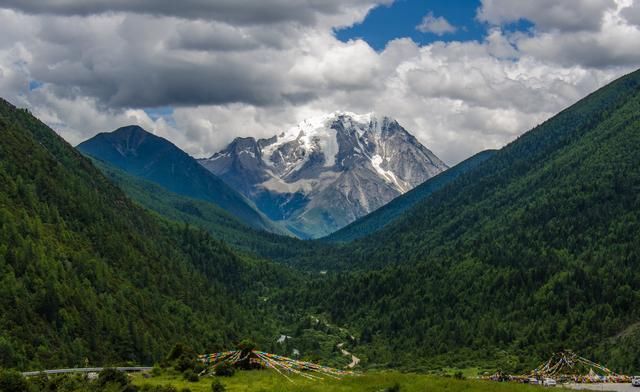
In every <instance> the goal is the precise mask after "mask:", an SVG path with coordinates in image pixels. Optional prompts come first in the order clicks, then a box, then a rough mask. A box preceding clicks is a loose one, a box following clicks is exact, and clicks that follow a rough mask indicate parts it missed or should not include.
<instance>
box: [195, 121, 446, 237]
mask: <svg viewBox="0 0 640 392" xmlns="http://www.w3.org/2000/svg"><path fill="white" fill-rule="evenodd" d="M200 163H201V164H202V165H203V166H204V167H206V168H207V169H208V170H210V171H211V172H212V173H214V174H216V175H217V176H219V177H221V178H222V179H223V180H224V181H226V182H227V183H228V184H229V185H231V186H232V187H233V188H235V189H236V190H238V191H239V192H240V193H242V194H244V195H245V196H247V197H248V198H249V199H251V200H253V201H254V203H255V204H256V206H257V207H258V209H260V210H261V211H262V212H263V213H264V214H266V215H267V216H268V217H269V218H271V219H272V220H274V221H281V222H283V223H284V224H285V226H286V227H287V228H288V229H289V230H290V231H291V232H293V233H295V234H296V235H298V236H300V237H303V238H317V237H321V236H324V235H327V234H329V233H331V232H334V231H336V230H338V229H340V228H341V227H344V226H345V225H347V224H349V223H351V222H353V221H354V220H356V219H357V218H359V217H361V216H364V215H366V214H368V213H369V212H371V211H373V210H375V209H377V208H379V207H381V206H383V205H384V204H386V203H388V202H389V201H391V200H392V199H394V198H395V197H397V196H399V195H401V194H404V193H405V192H407V191H409V190H411V189H413V188H414V187H415V186H417V185H419V184H421V183H423V182H424V181H426V180H427V179H429V178H431V177H433V176H435V175H437V174H439V173H441V172H442V171H444V170H446V169H447V165H446V164H445V163H444V162H442V161H441V160H440V159H439V158H438V157H437V156H435V155H434V154H433V153H432V152H431V151H430V150H429V149H427V148H426V147H425V146H423V145H422V144H420V142H418V140H417V139H416V138H415V137H413V136H412V135H411V134H410V133H409V132H407V131H406V130H405V129H404V128H403V127H402V126H400V124H398V122H397V121H395V120H393V119H391V118H388V117H377V116H375V115H373V114H367V115H356V114H353V113H345V112H335V113H332V114H329V115H326V116H321V117H318V118H313V119H309V120H305V121H303V122H302V123H300V124H298V125H297V126H295V127H292V128H290V129H289V130H287V131H285V132H282V133H281V134H279V135H277V136H273V137H271V138H269V139H258V140H256V139H255V138H252V137H248V138H237V139H235V140H234V141H233V142H232V143H231V144H230V145H229V146H228V147H227V148H225V149H224V150H222V151H220V152H218V153H216V154H214V155H213V156H211V157H210V158H208V159H201V160H200Z"/></svg>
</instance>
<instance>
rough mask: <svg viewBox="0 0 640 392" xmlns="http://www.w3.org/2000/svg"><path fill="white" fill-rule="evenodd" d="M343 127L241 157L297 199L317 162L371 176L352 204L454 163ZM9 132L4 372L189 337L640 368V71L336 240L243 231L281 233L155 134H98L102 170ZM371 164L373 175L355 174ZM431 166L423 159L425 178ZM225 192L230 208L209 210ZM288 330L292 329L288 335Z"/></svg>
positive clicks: (20, 127) (510, 362)
mask: <svg viewBox="0 0 640 392" xmlns="http://www.w3.org/2000/svg"><path fill="white" fill-rule="evenodd" d="M323 121H324V120H323ZM323 121H320V122H319V123H315V125H314V124H311V125H309V127H310V128H313V129H314V130H315V132H313V134H315V135H317V138H311V139H308V138H307V135H308V134H311V132H309V133H307V132H306V131H305V133H304V135H301V133H300V132H298V133H297V134H298V136H297V137H295V138H294V139H291V138H289V137H288V136H287V134H288V133H287V132H285V134H284V135H282V136H278V137H277V138H272V139H269V140H268V141H255V142H256V143H257V145H258V148H257V149H256V150H254V151H253V152H254V154H255V155H256V157H251V154H250V152H251V150H247V149H245V148H240V147H238V153H237V154H235V155H236V156H237V157H245V156H246V157H247V159H248V158H252V159H248V161H247V162H253V163H255V164H256V165H261V164H264V165H266V167H267V169H268V173H267V174H268V175H274V176H275V174H274V173H280V174H279V175H278V176H276V177H269V178H267V179H260V178H259V176H258V177H256V178H258V179H257V180H255V184H259V185H260V184H262V185H260V186H255V188H256V190H257V191H259V192H266V191H263V190H261V189H262V188H265V189H269V190H270V191H273V192H274V193H275V194H276V195H277V194H278V192H276V191H275V190H273V189H276V186H275V185H274V184H276V185H278V186H281V187H285V186H292V189H293V190H292V191H289V190H288V188H287V192H289V193H291V194H295V193H296V192H298V193H299V194H300V198H301V200H303V201H304V197H308V195H311V194H314V195H315V193H313V192H310V191H306V190H305V189H306V188H304V186H302V189H303V191H298V190H297V189H298V188H297V187H298V186H301V185H304V184H305V182H304V181H302V180H309V178H311V177H312V174H314V173H315V174H317V176H316V177H315V178H316V179H315V180H309V183H310V185H314V184H316V182H318V181H319V179H326V178H328V177H330V176H331V175H336V174H335V173H338V174H337V177H338V178H340V177H341V176H343V175H344V176H345V177H348V178H359V179H361V178H369V177H367V176H372V179H371V182H370V183H369V184H371V185H370V186H369V187H368V188H357V186H360V185H357V184H356V185H354V188H350V189H352V190H353V192H347V193H346V194H347V195H350V196H352V195H353V196H356V193H355V190H356V189H361V190H362V191H363V192H364V191H367V192H368V191H371V192H372V193H373V191H376V190H377V188H376V186H378V187H382V185H373V184H378V183H376V182H374V181H373V176H374V175H373V174H371V173H369V172H370V171H371V170H373V171H375V172H376V173H378V174H376V175H375V177H376V178H383V179H385V181H384V183H385V187H388V188H390V189H395V191H396V192H397V193H398V194H399V193H401V192H402V190H403V188H402V187H403V186H405V185H406V186H407V187H408V186H414V185H411V184H410V182H409V181H408V180H406V178H407V177H405V173H421V172H422V170H423V169H424V170H425V171H427V169H426V168H428V167H431V168H432V169H433V170H436V167H437V166H438V165H437V164H436V163H437V160H436V159H435V158H433V157H431V156H430V155H429V154H428V150H426V148H424V147H420V146H418V145H413V144H412V143H406V142H402V140H405V141H406V140H411V137H410V136H407V134H406V133H405V132H403V131H399V130H398V129H395V128H396V126H395V125H392V123H393V121H392V120H377V119H376V120H375V121H374V116H368V117H367V118H361V117H358V118H357V119H354V116H353V115H348V116H347V115H344V114H339V115H337V116H334V117H331V118H330V119H329V120H327V122H323ZM367 121H368V122H367ZM318 124H320V125H318ZM322 124H325V125H322ZM326 124H330V125H329V126H326ZM374 124H375V125H374ZM346 125H349V127H347V126H346ZM341 127H342V128H344V129H345V130H343V129H340V130H337V128H341ZM398 127H399V126H398ZM347 128H350V129H352V131H346V129H347ZM372 128H375V130H374V129H372ZM388 128H394V131H393V132H392V131H391V130H389V129H388ZM305 129H306V128H305ZM385 129H387V130H386V131H385ZM323 130H325V131H326V132H327V133H329V135H331V134H333V133H330V132H335V135H343V136H344V135H346V136H348V135H352V136H353V138H352V139H350V140H351V141H352V142H353V143H355V144H353V143H351V145H352V146H354V147H353V148H350V149H349V148H347V147H348V146H349V145H350V144H349V143H347V142H346V141H344V142H340V141H339V140H340V138H341V137H342V136H337V137H336V140H337V142H336V144H335V145H332V144H331V143H332V142H331V140H333V139H332V138H331V137H323V136H322V132H323ZM303 131H304V130H303ZM295 133H296V132H295V130H294V131H293V134H294V135H295ZM0 135H1V136H2V137H0V184H2V186H0V354H2V355H0V367H2V368H20V369H25V370H27V369H29V368H33V369H34V370H35V369H41V368H46V367H62V366H74V365H73V364H77V363H79V362H82V361H84V358H88V359H89V360H90V361H91V362H92V363H96V364H97V363H100V364H103V363H104V364H109V363H119V362H135V363H143V364H152V363H156V362H158V361H161V360H162V359H163V358H165V354H166V352H167V350H168V349H169V348H170V347H171V346H172V345H173V343H175V342H185V344H188V345H190V346H193V347H194V349H195V350H196V352H206V351H208V352H213V350H223V349H226V348H229V347H231V346H232V345H233V344H234V343H237V342H238V341H241V340H243V339H246V338H250V339H255V341H256V342H257V344H259V345H260V346H262V347H269V350H271V348H273V351H276V353H278V354H290V352H291V350H292V349H293V348H294V347H295V348H296V349H299V350H300V352H301V356H302V357H305V358H310V359H320V360H323V361H324V360H325V359H327V358H328V359H330V360H331V361H332V362H333V361H335V362H333V363H336V364H339V365H340V366H344V365H346V363H347V361H348V359H346V358H345V357H344V356H342V355H341V353H340V351H339V350H338V348H339V347H342V346H337V344H338V342H346V344H347V345H349V346H348V349H349V351H350V352H353V353H354V354H356V355H357V356H358V357H359V358H361V359H362V363H361V365H362V366H371V367H385V368H386V367H393V368H403V369H406V370H411V371H419V370H431V371H440V370H441V369H442V368H445V367H459V368H462V367H465V368H469V367H472V366H475V367H479V368H482V369H502V370H505V371H510V372H513V374H523V372H524V371H527V370H530V369H532V368H533V367H535V366H536V365H537V364H539V363H540V361H541V360H542V359H543V358H546V357H548V355H549V353H551V352H554V351H557V350H558V349H559V348H571V349H574V350H576V351H579V352H580V353H582V354H584V355H585V356H587V357H589V358H591V359H594V360H596V361H598V362H603V363H606V364H607V365H608V367H609V368H611V369H613V370H615V371H616V372H624V373H635V372H637V371H639V370H640V324H639V320H640V309H639V308H638V306H637V304H638V303H640V274H638V270H639V269H640V248H639V247H638V244H639V243H640V197H639V195H640V71H636V72H634V73H631V74H629V75H627V76H625V77H622V78H620V79H618V80H616V81H615V82H613V83H611V84H609V85H608V86H606V87H604V88H602V89H600V90H598V91H596V92H595V93H593V94H591V95H589V96H588V97H586V98H584V99H582V100H581V101H580V102H578V103H576V104H575V105H573V106H571V107H570V108H567V109H565V110H563V111H562V112H560V113H559V114H558V115H556V116H554V117H553V118H551V119H549V120H548V121H546V122H544V123H543V124H541V125H539V126H537V127H536V128H534V129H533V130H531V131H529V132H527V133H525V134H523V135H522V136H520V137H519V138H518V139H516V140H514V141H513V142H512V143H510V144H509V145H507V146H505V147H504V148H502V149H500V150H499V151H497V152H493V151H488V152H484V153H481V154H479V155H477V156H475V157H472V158H470V159H469V160H467V161H465V162H463V163H462V164H460V165H458V166H456V167H454V168H452V169H451V170H450V171H447V172H444V173H440V174H439V175H438V174H437V173H431V174H429V173H428V171H427V173H426V174H425V176H432V177H430V178H428V179H427V180H426V181H425V182H424V183H423V184H422V185H419V186H417V187H415V188H414V189H413V190H410V191H407V192H406V193H404V195H403V196H400V197H398V198H396V199H395V201H393V202H391V203H389V204H388V205H387V206H386V207H383V208H381V209H379V210H377V211H375V212H374V213H373V214H371V215H369V216H368V217H367V216H366V217H363V218H361V219H360V220H357V221H355V222H353V223H352V224H351V225H349V226H347V227H346V228H344V230H343V231H339V232H337V233H336V234H335V235H334V236H331V237H328V238H325V239H323V240H318V241H301V240H297V239H294V238H290V237H283V236H278V235H275V234H269V233H265V232H263V231H261V230H260V229H246V230H245V226H244V225H245V223H242V222H241V220H242V219H238V217H239V216H242V215H243V213H244V214H246V215H245V218H249V219H246V220H244V221H245V222H251V221H252V218H253V219H257V220H253V222H254V227H257V226H258V227H259V226H261V224H260V223H259V222H260V219H264V222H265V223H263V224H262V226H264V227H267V226H269V225H270V224H271V223H270V222H269V221H268V220H266V219H267V218H266V217H264V216H263V215H262V214H260V213H258V212H257V211H255V210H254V209H253V208H252V205H251V202H250V201H248V200H247V199H246V198H244V197H243V196H241V195H240V194H239V193H238V192H236V191H235V190H233V189H232V188H231V187H229V186H227V185H225V184H224V183H223V182H222V180H220V179H219V178H217V177H216V176H215V175H214V174H212V173H210V172H208V171H206V170H205V169H204V168H203V167H201V165H200V164H199V163H198V162H196V161H195V160H194V159H193V158H191V157H189V156H188V155H187V154H184V153H183V152H181V151H179V150H178V149H177V148H176V147H175V146H173V145H172V144H171V143H169V142H167V141H166V140H163V139H160V138H156V137H154V136H153V135H150V134H148V133H146V132H143V131H141V130H140V129H137V128H136V129H125V130H121V132H116V133H115V134H113V135H111V136H109V135H102V136H99V137H97V140H94V141H93V142H92V143H87V144H84V146H83V148H84V149H85V151H93V154H96V155H100V156H102V158H104V159H102V160H101V161H100V162H98V163H97V165H98V166H99V167H100V169H101V170H98V169H97V168H96V165H94V163H95V162H97V161H96V160H95V159H94V160H90V159H86V157H84V156H83V155H82V154H80V153H79V152H78V151H77V150H75V149H73V148H72V147H71V146H69V145H68V144H67V143H66V142H65V141H64V140H62V139H61V138H60V137H59V136H58V135H56V134H55V132H54V131H52V130H51V129H50V128H48V127H47V126H46V125H45V124H43V123H42V122H40V121H39V120H37V119H36V118H34V117H33V116H32V115H31V114H30V113H29V112H28V110H24V109H17V108H15V107H14V106H12V105H11V104H9V103H7V102H6V101H3V100H0ZM356 135H357V136H358V137H357V138H356V137H355V136H356ZM365 135H368V137H365ZM385 135H386V136H385ZM346 136H345V137H346ZM395 138H398V139H399V140H398V141H396V142H393V140H394V139H395ZM249 141H251V140H249ZM367 142H368V143H369V144H367ZM93 143H95V145H92V144H93ZM358 143H360V144H358ZM394 143H396V144H394ZM249 144H250V145H252V143H249ZM332 146H333V147H332ZM335 146H337V147H335ZM382 146H386V147H382ZM394 146H396V147H397V148H396V147H394ZM398 146H399V147H398ZM89 147H90V148H89ZM356 148H357V149H358V150H356ZM385 148H386V150H385ZM394 148H396V150H395V151H401V152H402V154H403V157H413V155H411V154H416V156H417V157H420V156H421V155H420V154H422V157H424V156H427V157H429V159H426V158H425V160H422V159H417V158H415V159H414V158H411V159H407V160H408V162H405V166H403V164H401V163H399V166H398V165H396V164H394V159H393V158H394V157H392V156H390V155H388V154H387V153H386V152H388V151H394ZM402 148H404V149H402ZM176 150H177V151H176ZM242 151H247V152H246V153H243V152H242ZM334 151H335V152H336V154H335V155H334V154H333V152H334ZM340 151H351V152H350V153H345V154H344V155H341V153H340ZM257 152H260V154H261V155H258V154H257ZM86 153H87V154H89V153H88V152H86ZM396 154H397V152H396ZM281 155H282V157H281ZM220 156H221V157H220V158H219V159H228V160H229V162H232V163H233V162H239V161H240V159H231V158H232V157H231V156H229V157H225V156H223V154H221V155H220ZM258 156H262V157H263V158H262V159H261V160H260V161H258V160H257V157H258ZM214 157H215V156H214ZM265 157H268V158H265ZM285 157H286V158H287V159H285ZM331 157H333V158H331ZM253 158H256V159H253ZM386 158H389V160H388V161H387V160H386ZM343 159H344V162H343ZM356 160H362V161H363V162H364V163H363V164H362V165H360V166H361V167H364V169H354V168H351V167H350V166H349V162H354V161H356ZM427 161H429V162H430V165H432V166H429V165H427V163H426V162H427ZM261 162H262V163H261ZM416 162H418V164H417V165H418V168H420V170H418V169H411V167H412V166H411V165H414V164H416ZM106 163H110V164H112V167H108V165H107V164H106ZM423 164H424V165H423ZM113 167H116V169H113ZM230 167H233V165H231V164H230ZM337 167H342V168H343V169H344V171H342V172H335V171H334V170H336V169H337ZM287 168H292V170H290V171H289V170H287ZM440 169H442V168H440ZM351 170H353V173H349V171H351ZM125 171H127V172H128V173H124V172H125ZM440 171H442V170H440ZM103 172H104V173H107V176H105V175H103ZM327 172H328V173H327ZM256 173H257V174H259V173H260V171H259V170H258V171H256ZM287 173H288V174H287ZM295 173H300V174H295ZM332 173H334V174H332ZM345 173H346V174H345ZM390 173H392V174H393V175H391V174H390ZM260 181H262V182H260ZM265 183H266V184H265ZM194 184H197V186H196V185H194ZM333 184H334V182H328V184H327V188H330V187H332V186H333ZM194 186H195V188H192V187H194ZM238 186H239V185H234V187H238ZM119 187H122V189H120V188H119ZM252 187H253V185H252ZM252 187H249V188H247V189H248V190H251V189H253V188H252ZM268 187H271V188H268ZM164 188H166V189H164ZM169 188H171V189H172V190H171V191H169V190H168V189H169ZM123 189H124V190H126V192H127V193H125V192H123ZM310 189H311V190H313V189H316V188H314V187H313V186H311V187H310ZM336 189H338V191H336V192H339V190H340V189H341V188H336ZM385 189H386V188H385ZM211 191H213V194H214V195H215V196H216V198H214V199H211V200H205V199H204V198H205V197H211V196H207V195H209V192H211ZM294 191H295V192H294ZM180 192H182V193H180ZM185 193H190V194H191V196H187V195H185ZM318 194H321V192H319V193H318ZM128 195H129V196H130V197H131V198H133V199H134V200H135V201H136V202H134V201H132V199H131V198H130V197H129V196H128ZM222 195H226V196H225V197H226V198H225V197H222ZM274 197H275V196H274ZM349 200H351V199H349ZM359 200H361V201H360V202H361V203H364V199H359ZM228 201H233V202H234V203H232V204H231V205H230V206H229V205H227V206H226V208H225V207H224V205H225V204H224V203H225V202H228ZM241 202H242V203H241ZM312 203H313V199H311V200H310V201H306V204H304V203H301V205H304V207H301V208H308V206H309V205H312ZM144 207H147V208H149V209H153V210H154V211H155V213H151V212H149V211H148V210H146V209H145V208H144ZM232 207H235V208H237V210H235V212H232V213H228V212H231V211H233V208H232ZM284 211H286V209H284ZM293 211H294V212H297V211H298V210H297V209H294V210H293ZM232 214H233V215H235V217H234V216H231V215H232ZM161 215H164V218H163V217H162V216H161ZM256 216H257V217H258V218H255V217H256ZM291 216H296V215H295V214H293V215H291ZM289 219H291V218H290V217H289V218H286V219H282V220H281V222H283V223H288V222H289ZM172 221H173V222H172ZM176 221H177V222H176ZM387 221H389V222H387ZM293 222H295V221H293ZM209 233H213V234H214V235H215V236H216V237H217V238H222V239H224V240H225V241H226V240H227V239H229V238H231V239H230V240H229V243H228V244H227V243H224V242H220V241H218V240H216V239H215V238H213V237H212V236H211V235H209ZM256 233H259V234H256ZM331 241H334V242H331ZM239 249H240V251H239ZM244 251H249V252H255V253H254V254H249V252H244ZM261 252H263V253H261ZM256 254H257V255H258V256H261V257H262V258H265V259H270V261H261V260H260V257H256ZM271 261H278V262H284V263H288V266H287V267H284V266H281V265H277V264H276V263H273V262H271ZM319 272H321V273H319ZM320 319H323V320H326V321H327V322H324V321H323V322H320ZM332 331H333V332H332ZM347 331H348V332H347ZM328 334H332V335H335V336H338V335H339V336H340V339H341V340H339V341H336V340H330V341H329V340H327V339H326V338H327V336H328ZM281 335H286V336H291V341H289V339H287V344H285V345H279V344H278V343H277V339H278V336H281ZM346 336H349V339H348V340H344V339H343V338H344V337H346ZM293 344H295V346H293ZM340 361H343V362H342V364H340Z"/></svg>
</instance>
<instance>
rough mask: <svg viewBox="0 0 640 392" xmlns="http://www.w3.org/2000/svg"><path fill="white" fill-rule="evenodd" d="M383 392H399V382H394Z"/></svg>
mask: <svg viewBox="0 0 640 392" xmlns="http://www.w3.org/2000/svg"><path fill="white" fill-rule="evenodd" d="M385 392H400V384H398V383H395V384H393V385H392V386H390V387H389V388H387V389H385Z"/></svg>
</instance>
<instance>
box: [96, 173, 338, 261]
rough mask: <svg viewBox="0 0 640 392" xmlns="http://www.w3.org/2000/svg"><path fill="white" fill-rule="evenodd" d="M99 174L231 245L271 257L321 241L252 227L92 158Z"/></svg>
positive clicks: (312, 250)
mask: <svg viewBox="0 0 640 392" xmlns="http://www.w3.org/2000/svg"><path fill="white" fill-rule="evenodd" d="M94 164H95V165H96V167H98V168H99V169H100V170H101V171H102V172H103V174H104V175H105V176H106V177H107V178H108V179H109V180H111V181H112V182H113V183H114V184H116V185H117V186H118V187H119V188H120V189H122V190H123V191H124V192H125V193H126V194H127V195H128V196H129V197H130V198H131V199H133V200H134V201H136V202H138V203H139V204H140V205H142V206H144V207H146V208H148V209H150V210H152V211H155V212H157V213H158V214H160V215H162V216H163V217H165V218H168V219H170V220H173V221H175V222H178V223H188V224H190V225H192V226H194V227H200V228H202V229H205V230H207V231H208V232H209V233H210V234H211V235H212V236H213V237H215V238H216V239H219V240H221V241H224V242H225V243H227V244H229V245H230V246H231V247H233V248H234V249H237V250H240V251H244V252H248V253H251V254H253V255H256V256H259V257H262V258H267V259H271V260H276V261H281V262H285V263H287V262H289V260H290V259H297V258H299V257H304V255H305V254H306V255H307V256H306V257H307V258H311V257H312V255H313V254H316V252H320V251H321V249H323V248H326V246H325V245H323V244H320V243H314V242H310V241H302V240H299V239H297V238H293V237H288V236H282V235H277V234H273V233H269V232H266V231H262V230H257V229H253V228H251V227H248V226H247V225H245V224H243V223H242V222H240V221H239V220H238V219H236V218H235V217H233V216H231V214H229V213H228V212H226V211H225V210H223V209H221V208H219V207H217V206H216V205H214V204H212V203H209V202H206V201H204V200H198V199H193V198H189V197H186V196H182V195H178V194H176V193H173V192H171V191H168V190H167V189H165V188H163V187H161V186H160V185H157V184H155V183H153V182H150V181H146V180H144V179H142V178H139V177H135V176H132V175H130V174H128V173H125V172H123V171H122V170H119V169H117V168H115V167H113V166H110V165H108V164H106V163H105V162H101V161H97V160H96V161H94Z"/></svg>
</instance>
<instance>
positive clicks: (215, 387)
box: [211, 380, 227, 392]
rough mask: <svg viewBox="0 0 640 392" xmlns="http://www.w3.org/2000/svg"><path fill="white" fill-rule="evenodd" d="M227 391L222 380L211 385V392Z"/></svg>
mask: <svg viewBox="0 0 640 392" xmlns="http://www.w3.org/2000/svg"><path fill="white" fill-rule="evenodd" d="M226 390H227V387H225V386H224V384H223V383H221V382H220V380H215V381H214V382H212V383H211V392H225V391H226Z"/></svg>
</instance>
